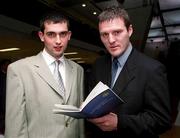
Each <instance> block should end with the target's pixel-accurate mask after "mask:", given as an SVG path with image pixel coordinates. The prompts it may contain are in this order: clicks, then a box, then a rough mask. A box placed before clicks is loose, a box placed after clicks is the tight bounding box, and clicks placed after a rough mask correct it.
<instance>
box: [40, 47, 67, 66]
mask: <svg viewBox="0 0 180 138" xmlns="http://www.w3.org/2000/svg"><path fill="white" fill-rule="evenodd" d="M42 55H43V57H44V59H45V61H46V63H47V64H48V66H49V65H51V64H53V63H54V61H55V60H56V59H55V58H54V57H53V56H51V55H50V54H49V53H48V52H47V51H46V50H45V49H43V51H42ZM58 60H60V61H61V63H62V64H63V65H64V55H63V56H61V57H60V58H59V59H58Z"/></svg>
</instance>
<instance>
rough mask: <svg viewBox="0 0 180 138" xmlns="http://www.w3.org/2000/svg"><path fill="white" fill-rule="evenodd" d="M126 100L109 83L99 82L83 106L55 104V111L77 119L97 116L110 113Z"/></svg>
mask: <svg viewBox="0 0 180 138" xmlns="http://www.w3.org/2000/svg"><path fill="white" fill-rule="evenodd" d="M122 103H124V101H123V100H122V99H121V98H120V97H119V96H118V95H117V94H116V93H115V92H113V91H112V89H110V88H109V87H108V86H107V85H105V84H103V83H102V82H99V83H98V84H97V85H96V86H95V87H94V89H93V90H92V91H91V92H90V94H89V95H88V96H87V98H86V99H85V101H84V102H83V103H82V104H81V106H80V107H79V108H78V107H75V106H73V105H61V104H55V108H54V109H53V112H54V113H57V114H64V115H68V116H71V117H74V118H77V119H80V118H96V117H100V116H103V115H105V114H108V113H109V112H111V111H112V110H113V108H115V107H116V106H117V105H119V104H122Z"/></svg>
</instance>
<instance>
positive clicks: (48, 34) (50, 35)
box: [47, 32, 56, 37]
mask: <svg viewBox="0 0 180 138" xmlns="http://www.w3.org/2000/svg"><path fill="white" fill-rule="evenodd" d="M47 36H48V37H56V34H55V33H51V32H50V33H47Z"/></svg>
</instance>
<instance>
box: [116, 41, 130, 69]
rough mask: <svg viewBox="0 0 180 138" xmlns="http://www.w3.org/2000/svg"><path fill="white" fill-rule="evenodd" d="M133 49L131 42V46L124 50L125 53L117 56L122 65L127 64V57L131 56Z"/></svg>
mask: <svg viewBox="0 0 180 138" xmlns="http://www.w3.org/2000/svg"><path fill="white" fill-rule="evenodd" d="M131 51H132V45H131V43H130V44H129V46H128V47H127V49H126V51H124V53H123V54H122V55H121V56H119V57H117V59H118V62H119V65H120V67H123V66H124V64H125V62H126V60H127V58H128V57H129V55H130V53H131Z"/></svg>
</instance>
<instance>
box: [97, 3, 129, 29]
mask: <svg viewBox="0 0 180 138" xmlns="http://www.w3.org/2000/svg"><path fill="white" fill-rule="evenodd" d="M114 18H122V19H123V20H124V23H125V26H126V28H128V27H129V26H130V25H131V20H130V18H129V15H128V13H127V11H126V10H125V9H124V8H122V7H120V6H111V7H108V8H106V9H104V10H103V11H102V12H101V13H100V14H99V16H98V20H99V23H101V22H104V21H110V20H113V19H114Z"/></svg>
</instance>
